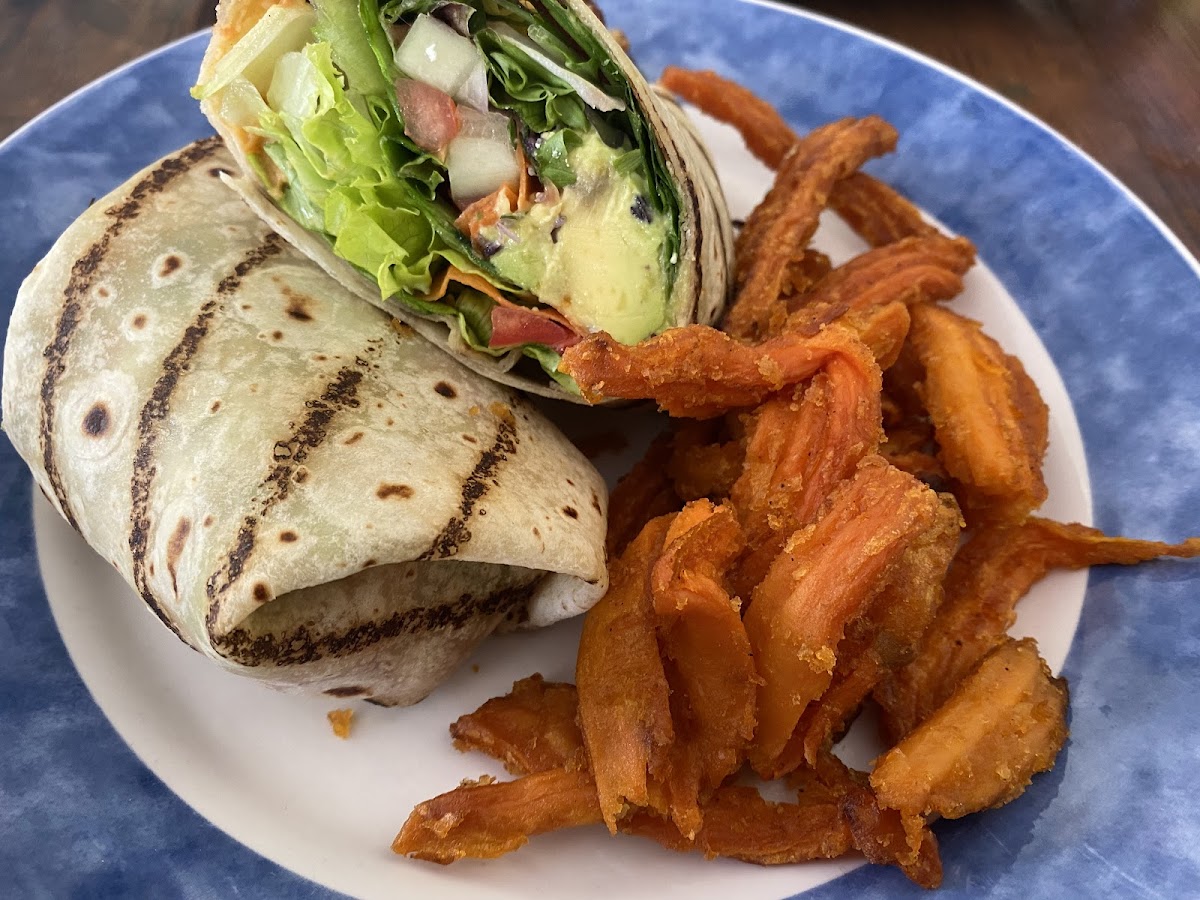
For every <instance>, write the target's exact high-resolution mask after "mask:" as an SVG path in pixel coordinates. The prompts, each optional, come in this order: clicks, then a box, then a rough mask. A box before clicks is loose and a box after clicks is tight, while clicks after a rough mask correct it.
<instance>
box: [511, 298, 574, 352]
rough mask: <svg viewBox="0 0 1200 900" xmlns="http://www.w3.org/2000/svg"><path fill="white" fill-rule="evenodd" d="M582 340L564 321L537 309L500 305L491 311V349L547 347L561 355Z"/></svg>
mask: <svg viewBox="0 0 1200 900" xmlns="http://www.w3.org/2000/svg"><path fill="white" fill-rule="evenodd" d="M581 340H582V338H581V337H580V335H579V334H578V333H576V332H575V331H574V330H572V329H571V328H569V327H567V326H566V325H564V324H563V323H562V322H559V321H557V320H555V319H552V318H550V317H549V316H548V315H543V314H540V313H538V312H536V311H534V310H531V309H524V308H522V307H519V306H497V307H495V308H494V309H492V338H491V340H490V341H488V346H489V347H512V346H515V345H517V344H545V345H546V346H547V347H551V348H553V349H554V350H557V351H558V352H559V353H562V352H563V351H564V350H566V349H567V348H568V347H570V346H572V345H574V344H578V343H579V342H580V341H581Z"/></svg>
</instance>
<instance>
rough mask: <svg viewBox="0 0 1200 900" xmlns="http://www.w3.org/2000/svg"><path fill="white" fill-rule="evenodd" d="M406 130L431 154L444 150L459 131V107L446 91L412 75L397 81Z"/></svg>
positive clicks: (398, 98) (397, 92)
mask: <svg viewBox="0 0 1200 900" xmlns="http://www.w3.org/2000/svg"><path fill="white" fill-rule="evenodd" d="M396 101H397V103H398V104H399V106H400V114H401V115H402V116H404V133H405V134H407V135H408V136H409V137H410V138H412V142H413V143H414V144H416V145H417V146H418V147H420V148H421V149H422V150H426V151H428V152H430V153H439V154H440V153H441V152H442V151H443V150H445V149H446V146H447V145H448V144H449V143H450V142H451V141H452V140H454V136H455V135H457V134H458V129H459V121H458V106H457V105H455V103H454V99H453V98H452V97H451V96H450V95H449V94H447V93H445V92H443V91H439V90H438V89H437V88H435V87H433V86H432V85H429V84H425V82H423V81H416V80H414V79H411V78H401V79H399V80H397V81H396Z"/></svg>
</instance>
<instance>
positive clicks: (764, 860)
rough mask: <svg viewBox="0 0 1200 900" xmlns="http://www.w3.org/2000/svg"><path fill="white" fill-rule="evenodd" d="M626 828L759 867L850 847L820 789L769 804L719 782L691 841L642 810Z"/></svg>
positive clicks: (833, 804)
mask: <svg viewBox="0 0 1200 900" xmlns="http://www.w3.org/2000/svg"><path fill="white" fill-rule="evenodd" d="M627 830H628V831H629V832H630V833H631V834H636V835H638V836H640V837H648V838H651V839H652V840H655V841H658V843H660V844H662V845H663V846H664V847H666V848H668V849H670V850H675V851H677V852H680V853H686V852H688V851H690V850H699V851H701V852H702V853H703V854H704V855H705V856H706V857H708V858H709V859H711V858H713V857H717V856H724V857H729V858H730V859H740V860H742V861H744V862H751V863H757V864H758V865H761V866H774V865H784V864H787V863H798V862H807V861H808V860H813V859H833V858H835V857H838V856H842V855H844V854H846V853H848V852H849V851H850V850H851V849H852V848H853V837H852V835H851V833H850V828H849V825H848V823H847V821H846V818H845V817H844V816H843V814H842V811H841V803H840V800H839V798H837V797H835V796H833V795H832V794H829V793H828V792H825V793H824V794H823V795H822V796H816V797H805V796H801V797H800V798H799V802H797V803H773V802H771V801H770V800H766V799H764V798H763V796H762V795H761V794H760V793H759V792H758V790H757V789H756V788H753V787H749V786H747V785H725V786H724V787H722V788H720V789H719V790H718V791H717V792H716V794H714V795H713V798H712V799H711V800H710V801H709V802H707V803H706V804H704V826H703V827H702V828H701V829H700V831H698V832H697V833H696V838H695V840H694V841H689V840H686V839H684V838H683V837H681V836H680V834H679V832H678V831H677V830H676V829H675V828H674V827H673V826H672V825H671V823H670V822H668V821H667V820H665V819H659V818H657V817H655V816H652V815H648V814H646V813H640V814H637V815H635V816H634V817H633V819H632V820H631V821H630V822H629V823H628V825H627Z"/></svg>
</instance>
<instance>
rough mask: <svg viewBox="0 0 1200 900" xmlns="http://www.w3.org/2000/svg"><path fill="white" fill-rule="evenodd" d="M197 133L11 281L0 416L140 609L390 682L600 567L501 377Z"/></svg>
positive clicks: (578, 497)
mask: <svg viewBox="0 0 1200 900" xmlns="http://www.w3.org/2000/svg"><path fill="white" fill-rule="evenodd" d="M233 165H234V161H233V159H232V158H231V157H230V155H229V154H228V153H227V152H226V151H225V150H224V149H223V147H222V146H221V143H220V140H219V139H217V138H211V139H209V140H206V141H201V142H199V143H197V144H193V145H191V146H189V147H187V148H185V149H184V150H182V151H180V152H178V153H176V154H174V155H172V156H169V157H167V158H166V159H164V160H162V161H161V162H159V163H157V164H155V165H154V166H152V167H150V168H148V169H146V170H145V171H143V172H141V173H140V174H138V175H137V176H135V177H134V178H133V179H132V180H131V181H129V182H127V183H126V184H124V185H123V186H121V187H120V188H118V189H117V190H116V191H114V192H113V193H112V194H110V195H109V196H107V197H105V198H103V199H102V200H99V201H97V202H96V203H95V204H93V205H92V206H91V207H90V208H89V209H88V210H87V211H86V212H85V213H84V214H83V215H82V216H81V217H80V218H79V219H78V220H77V221H76V222H75V223H74V224H73V225H72V226H71V227H70V228H69V229H68V230H67V231H66V233H65V234H64V235H63V236H62V237H61V238H60V239H59V241H58V242H57V243H56V244H55V245H54V247H53V248H52V249H51V250H50V252H49V254H48V255H47V256H46V258H45V259H43V260H42V262H41V263H39V264H38V266H37V267H36V268H35V269H34V271H33V273H32V274H31V275H30V276H29V278H28V279H27V280H26V281H25V283H24V285H23V286H22V287H21V290H20V293H19V294H18V297H17V301H16V306H15V309H14V311H13V316H12V320H11V323H10V326H9V332H8V343H7V347H6V350H5V355H4V385H3V414H4V422H3V424H4V430H5V432H6V433H7V435H8V437H9V438H10V440H11V441H12V443H13V445H14V446H15V447H16V449H17V451H18V452H19V453H20V454H21V456H22V457H23V458H24V460H25V461H26V462H27V463H28V464H29V467H30V468H31V469H32V471H33V475H34V478H35V480H36V482H37V484H38V486H39V487H40V488H41V489H42V491H43V492H44V493H45V495H46V496H47V497H48V498H49V500H50V502H51V503H52V504H54V506H55V507H56V508H57V509H58V510H59V512H60V513H62V515H63V516H64V518H66V520H67V521H68V522H70V523H71V524H72V525H73V526H74V527H75V528H76V530H78V531H79V533H80V534H81V535H82V536H83V538H84V539H85V540H86V541H87V542H88V543H89V544H90V545H91V546H92V548H94V549H95V550H96V552H98V553H99V554H101V555H102V556H103V557H104V558H105V559H107V560H109V561H110V562H111V563H112V565H113V566H114V567H115V568H116V569H117V571H118V572H120V573H121V575H122V576H124V578H125V580H126V581H128V582H129V584H130V585H132V586H133V588H134V590H135V591H136V592H137V594H138V595H140V597H141V598H142V599H143V600H144V601H145V603H146V605H147V606H148V607H149V608H150V610H152V611H153V613H154V614H155V615H156V616H157V617H158V618H159V619H160V620H162V623H163V624H164V625H165V626H166V627H167V628H169V629H171V631H173V632H174V633H175V634H176V635H177V636H179V637H180V638H181V639H182V640H184V641H185V642H187V643H188V644H190V645H191V646H192V647H194V648H196V649H197V650H199V651H200V652H201V653H203V654H205V655H206V656H209V657H211V658H213V659H214V660H216V661H217V662H218V663H220V664H221V665H223V666H225V667H227V668H229V669H231V670H233V671H235V672H238V673H239V674H244V675H249V676H252V677H254V678H258V679H262V680H263V681H267V682H270V683H272V684H274V685H277V686H283V687H297V688H305V689H308V690H311V691H324V692H325V693H328V694H331V695H333V696H338V697H360V698H364V699H371V700H373V701H375V702H378V703H382V704H386V705H394V704H407V703H413V702H416V701H417V700H419V699H421V698H422V697H423V696H425V695H426V694H427V693H428V692H429V691H430V690H431V689H432V688H433V687H434V686H435V685H436V684H437V683H438V682H439V681H441V680H442V679H443V678H445V677H446V676H447V675H448V674H449V673H450V672H451V670H452V669H454V667H455V666H456V665H458V664H459V662H461V661H462V660H463V659H464V658H465V657H466V655H467V654H469V653H470V652H471V650H472V649H473V648H474V647H475V646H476V645H477V644H478V643H479V642H480V641H481V640H482V639H483V638H484V637H485V636H487V635H488V634H489V633H490V632H492V631H493V630H495V629H497V628H498V627H501V626H508V625H515V624H526V625H529V626H537V625H544V624H548V623H550V622H553V621H556V620H558V619H561V618H564V617H567V616H570V615H574V614H576V613H579V612H582V611H583V610H585V609H586V608H587V607H588V606H590V605H591V603H593V602H594V601H595V600H596V599H598V597H599V596H600V594H601V593H602V592H603V590H604V588H605V585H606V574H605V560H604V549H603V548H604V520H605V504H606V493H605V487H604V484H603V482H602V480H601V478H600V476H599V475H598V473H597V472H596V471H595V469H593V468H592V466H591V465H590V464H589V463H588V462H587V460H586V459H584V458H583V457H582V455H581V454H580V453H579V452H578V451H577V450H576V449H575V448H574V447H573V446H572V445H571V444H570V443H569V442H568V441H567V440H566V439H565V438H564V437H563V436H562V434H561V433H559V432H558V431H557V430H556V429H555V428H554V426H552V425H551V424H550V422H548V421H547V420H546V419H545V418H543V417H542V416H541V415H540V414H539V413H538V412H537V411H536V410H534V409H532V408H531V407H529V406H528V405H527V404H526V403H524V402H523V401H521V400H520V399H519V398H518V397H516V396H515V395H514V394H513V393H512V392H511V391H509V390H507V389H506V388H503V387H502V386H500V385H497V384H495V383H493V382H491V381H488V380H487V379H484V378H480V377H479V376H477V375H475V374H474V373H473V372H470V371H468V370H467V369H465V368H463V367H462V366H460V365H459V364H458V363H456V362H455V361H454V360H452V359H451V358H450V357H448V356H447V355H446V354H445V353H442V352H441V351H439V350H438V349H436V348H435V347H433V346H432V345H431V344H429V343H428V342H427V341H425V340H424V339H423V338H421V337H419V336H418V335H415V334H414V333H413V332H412V331H411V329H408V328H406V327H403V326H401V327H400V328H396V327H393V320H391V319H390V318H389V317H388V316H386V315H385V314H384V313H382V312H380V311H379V310H377V309H374V308H372V307H371V306H369V305H367V304H365V303H358V302H354V301H352V300H351V299H350V298H349V297H348V295H347V293H346V291H345V289H344V288H342V287H341V286H340V285H339V284H338V283H337V282H335V281H334V280H333V279H331V278H330V277H328V276H327V275H326V274H325V273H324V272H322V271H321V270H320V269H319V268H318V267H317V266H315V265H313V264H312V262H311V261H309V260H308V259H306V258H305V257H303V256H302V255H301V254H299V253H298V252H296V251H295V250H294V249H293V248H292V247H290V246H289V245H288V244H287V243H285V242H284V241H283V240H282V239H280V238H279V237H278V236H277V235H275V234H274V233H273V232H272V231H271V230H270V228H269V227H268V226H267V225H266V224H265V223H263V222H262V221H261V220H260V219H259V218H258V217H257V216H255V215H254V214H253V213H252V212H251V211H250V210H249V209H248V208H247V207H246V206H245V204H244V203H242V202H241V201H240V200H239V198H238V197H237V196H236V195H235V194H234V193H233V192H231V191H230V190H229V189H228V188H227V187H226V186H225V185H224V184H222V182H221V180H220V176H221V175H222V173H223V172H226V171H229V170H230V169H231V168H232V167H233Z"/></svg>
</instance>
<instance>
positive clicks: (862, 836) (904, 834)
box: [788, 751, 942, 888]
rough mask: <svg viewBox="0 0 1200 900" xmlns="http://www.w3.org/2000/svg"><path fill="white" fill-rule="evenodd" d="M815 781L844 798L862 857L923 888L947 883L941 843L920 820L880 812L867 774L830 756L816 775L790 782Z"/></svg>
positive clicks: (805, 773) (803, 774) (820, 760)
mask: <svg viewBox="0 0 1200 900" xmlns="http://www.w3.org/2000/svg"><path fill="white" fill-rule="evenodd" d="M814 780H815V781H817V782H818V783H819V784H821V785H822V786H823V787H824V788H825V790H827V791H830V792H832V793H833V794H834V795H835V796H836V797H838V798H839V801H840V805H841V809H842V815H843V816H845V818H846V821H847V823H848V824H849V826H850V833H851V835H852V837H853V840H854V846H855V847H856V848H857V849H858V850H859V851H860V852H861V853H862V854H863V856H865V857H866V858H867V859H868V860H870V861H871V862H873V863H876V864H877V865H884V866H896V867H897V868H898V869H900V871H901V872H903V873H904V874H905V875H907V876H908V878H909V879H910V880H911V881H912V882H913V883H915V884H918V885H920V886H921V887H923V888H936V887H938V886H939V885H940V884H941V883H942V858H941V854H940V853H939V852H938V843H937V838H935V837H934V835H933V832H932V831H930V830H929V826H928V825H927V824H926V822H925V820H924V819H923V818H922V817H921V816H917V815H905V814H902V813H901V812H899V811H898V810H895V809H886V808H883V807H881V806H880V805H879V800H878V799H877V798H876V796H875V792H874V791H873V790H872V789H871V784H870V781H869V780H868V777H867V775H866V773H864V772H858V771H856V770H854V769H851V768H849V767H848V766H847V765H846V764H845V763H843V762H842V761H841V760H840V759H838V758H837V757H836V756H834V755H833V754H832V753H830V752H828V751H825V752H822V753H821V754H819V755H818V757H817V760H816V764H815V767H814V768H813V769H810V770H800V771H797V772H795V773H793V774H792V775H790V776H788V783H789V784H793V785H795V786H803V787H807V786H808V785H809V784H811V783H812V782H813V781H814Z"/></svg>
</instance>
